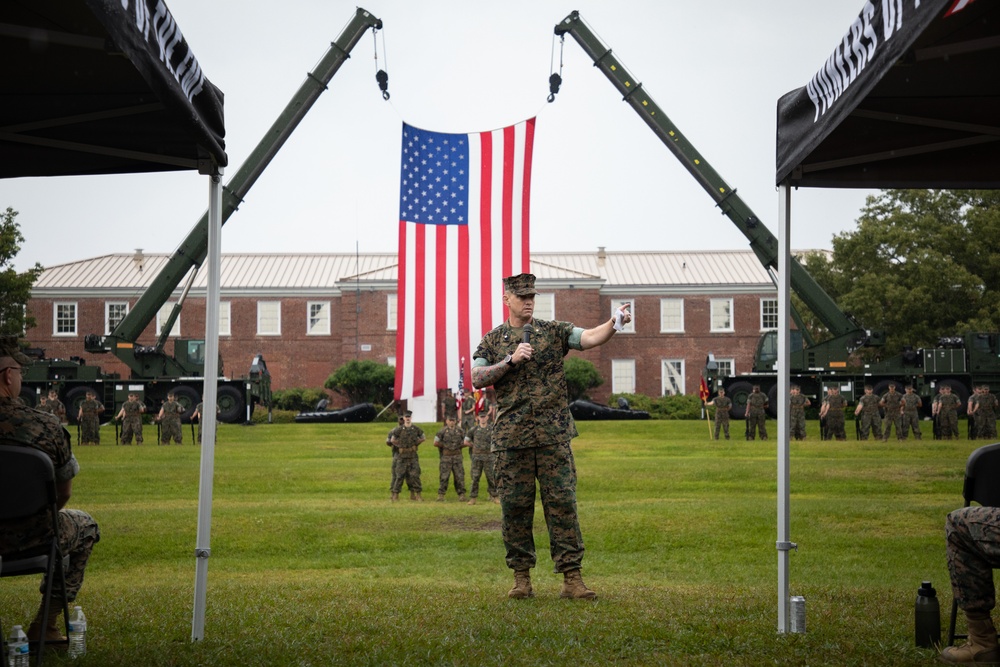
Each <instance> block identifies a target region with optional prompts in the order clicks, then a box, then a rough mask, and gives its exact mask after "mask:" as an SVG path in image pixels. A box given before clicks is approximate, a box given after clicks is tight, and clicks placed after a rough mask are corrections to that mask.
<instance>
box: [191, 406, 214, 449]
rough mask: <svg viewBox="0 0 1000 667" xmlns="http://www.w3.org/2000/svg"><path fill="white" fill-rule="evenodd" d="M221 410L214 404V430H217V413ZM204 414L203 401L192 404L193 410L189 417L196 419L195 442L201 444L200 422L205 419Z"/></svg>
mask: <svg viewBox="0 0 1000 667" xmlns="http://www.w3.org/2000/svg"><path fill="white" fill-rule="evenodd" d="M221 412H222V409H221V408H220V407H219V405H218V404H216V405H215V417H216V420H215V430H216V432H218V430H219V419H218V417H219V414H220V413H221ZM204 416H205V401H202V402H201V403H199V404H198V405H196V406H194V412H192V413H191V419H192V420H197V421H198V435H197V440H196V442H197V444H199V445H200V444H201V424H202V422H203V421H205V419H204Z"/></svg>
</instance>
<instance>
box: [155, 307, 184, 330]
mask: <svg viewBox="0 0 1000 667" xmlns="http://www.w3.org/2000/svg"><path fill="white" fill-rule="evenodd" d="M173 309H174V302H172V301H168V302H167V303H165V304H163V306H162V307H161V308H160V310H158V311H157V313H156V335H157V337H159V335H160V332H161V331H163V325H164V324H166V323H167V319H168V318H169V317H170V313H171V311H173ZM170 335H171V336H174V337H177V336H180V335H181V314H180V313H177V319H176V320H175V321H174V326H172V327H171V328H170Z"/></svg>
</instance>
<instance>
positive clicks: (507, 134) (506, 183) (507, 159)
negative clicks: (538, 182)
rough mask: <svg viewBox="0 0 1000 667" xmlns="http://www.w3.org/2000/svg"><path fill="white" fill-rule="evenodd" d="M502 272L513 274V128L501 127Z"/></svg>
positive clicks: (508, 274) (515, 272) (507, 274)
mask: <svg viewBox="0 0 1000 667" xmlns="http://www.w3.org/2000/svg"><path fill="white" fill-rule="evenodd" d="M502 196H503V200H502V202H503V203H502V211H503V274H504V275H505V276H513V275H515V274H518V273H520V271H515V270H514V260H513V255H514V239H513V238H512V237H513V230H514V128H513V126H511V127H505V128H504V129H503V194H502Z"/></svg>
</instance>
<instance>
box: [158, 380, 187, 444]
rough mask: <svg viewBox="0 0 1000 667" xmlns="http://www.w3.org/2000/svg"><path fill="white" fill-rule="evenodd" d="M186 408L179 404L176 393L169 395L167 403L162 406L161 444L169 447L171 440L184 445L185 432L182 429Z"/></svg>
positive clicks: (160, 418)
mask: <svg viewBox="0 0 1000 667" xmlns="http://www.w3.org/2000/svg"><path fill="white" fill-rule="evenodd" d="M182 414H184V406H183V405H181V404H180V403H178V402H177V398H176V396H175V395H174V392H172V391H171V392H169V393H168V394H167V401H166V402H165V403H164V404H163V405H162V406H160V414H159V415H158V419H159V420H160V444H161V445H169V444H170V441H171V440H174V441H176V442H177V444H178V445H183V444H184V431H183V430H182V429H181V415H182Z"/></svg>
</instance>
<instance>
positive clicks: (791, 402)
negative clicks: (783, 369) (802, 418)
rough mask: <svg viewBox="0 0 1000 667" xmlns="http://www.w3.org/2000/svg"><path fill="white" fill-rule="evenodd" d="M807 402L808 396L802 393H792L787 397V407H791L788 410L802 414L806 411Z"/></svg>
mask: <svg viewBox="0 0 1000 667" xmlns="http://www.w3.org/2000/svg"><path fill="white" fill-rule="evenodd" d="M808 402H809V397H808V396H803V395H802V394H792V395H791V396H789V397H788V407H789V408H791V410H790V412H793V413H798V414H800V415H804V414H805V413H806V403H808Z"/></svg>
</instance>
